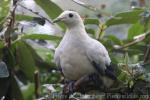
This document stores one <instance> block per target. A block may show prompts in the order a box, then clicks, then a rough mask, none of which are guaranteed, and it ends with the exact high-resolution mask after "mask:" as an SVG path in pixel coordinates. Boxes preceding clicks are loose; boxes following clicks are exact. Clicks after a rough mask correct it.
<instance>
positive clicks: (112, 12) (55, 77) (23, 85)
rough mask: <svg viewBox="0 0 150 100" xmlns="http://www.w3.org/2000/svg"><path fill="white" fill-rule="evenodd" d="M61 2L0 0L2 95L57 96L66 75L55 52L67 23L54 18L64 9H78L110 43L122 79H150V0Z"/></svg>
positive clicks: (13, 98) (40, 99)
mask: <svg viewBox="0 0 150 100" xmlns="http://www.w3.org/2000/svg"><path fill="white" fill-rule="evenodd" d="M61 2H64V1H63V0H62V1H61V0H1V1H0V99H1V100H32V99H37V100H45V99H52V98H53V99H54V98H55V99H58V100H59V94H60V93H61V89H62V85H61V80H62V79H63V77H62V76H61V74H60V72H59V71H58V68H57V67H56V66H55V64H54V61H53V55H54V52H55V47H56V46H57V45H58V44H59V42H60V40H61V38H62V36H63V35H64V32H65V29H66V28H65V26H64V24H62V23H59V24H55V25H54V24H53V23H52V22H51V20H52V19H54V18H56V17H57V16H58V15H59V14H60V13H61V12H63V10H66V9H72V10H76V11H78V12H79V13H80V15H81V16H82V17H83V20H84V24H85V27H86V31H87V32H88V34H89V35H90V36H91V37H93V38H95V39H97V40H99V41H100V42H102V43H103V44H104V45H105V46H106V48H107V49H108V51H109V54H110V56H111V59H112V62H113V63H114V64H115V65H118V67H117V68H118V69H119V70H117V75H118V79H120V80H122V81H123V82H124V83H125V84H128V85H129V87H133V86H134V84H135V83H136V81H137V80H144V81H146V82H149V81H150V60H149V56H150V42H149V41H150V35H149V34H150V30H149V29H150V8H149V5H150V3H149V0H114V1H113V0H110V1H106V2H104V0H88V1H85V2H84V0H81V1H80V0H66V1H65V2H66V3H68V4H61ZM117 3H118V5H119V6H117V5H116V4H117ZM69 4H72V5H73V7H71V6H72V5H69ZM75 5H76V6H75ZM109 5H111V6H109ZM120 5H123V6H120ZM74 6H75V8H74ZM78 7H81V8H78ZM149 94H150V93H149ZM83 98H84V97H83Z"/></svg>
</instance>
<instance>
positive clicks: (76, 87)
mask: <svg viewBox="0 0 150 100" xmlns="http://www.w3.org/2000/svg"><path fill="white" fill-rule="evenodd" d="M101 84H103V82H102V80H101V79H100V77H99V75H98V74H97V73H92V74H90V75H85V76H83V77H81V78H80V79H79V80H77V81H66V84H65V85H64V88H63V93H62V97H61V100H68V99H69V96H70V95H71V94H73V93H74V92H80V93H82V94H85V93H86V92H88V91H90V90H98V89H100V88H101V87H100V86H101Z"/></svg>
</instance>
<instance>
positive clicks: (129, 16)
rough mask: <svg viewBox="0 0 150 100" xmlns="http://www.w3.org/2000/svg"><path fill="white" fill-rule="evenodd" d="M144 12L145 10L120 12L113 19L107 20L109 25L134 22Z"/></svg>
mask: <svg viewBox="0 0 150 100" xmlns="http://www.w3.org/2000/svg"><path fill="white" fill-rule="evenodd" d="M142 12H144V10H142V9H139V10H133V11H129V12H123V13H119V14H117V15H116V16H114V17H112V18H111V19H109V20H107V22H106V25H107V27H109V26H112V25H119V24H134V23H136V22H137V21H138V20H139V19H140V14H141V13H142Z"/></svg>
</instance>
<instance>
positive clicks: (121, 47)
mask: <svg viewBox="0 0 150 100" xmlns="http://www.w3.org/2000/svg"><path fill="white" fill-rule="evenodd" d="M143 34H144V35H145V37H146V36H147V35H150V31H148V32H146V33H143ZM145 37H144V38H143V39H140V40H139V38H138V39H135V40H134V41H132V42H129V43H127V44H125V45H123V46H120V47H117V48H115V49H116V50H121V49H124V48H127V47H129V46H132V45H134V44H136V43H139V42H141V41H143V40H144V39H145Z"/></svg>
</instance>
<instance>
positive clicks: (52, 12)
mask: <svg viewBox="0 0 150 100" xmlns="http://www.w3.org/2000/svg"><path fill="white" fill-rule="evenodd" d="M35 2H36V3H37V4H38V5H39V6H40V7H41V8H42V9H43V10H44V11H45V12H46V13H47V15H48V16H49V18H51V19H54V18H56V17H58V16H59V15H60V14H61V13H62V11H63V10H62V9H61V8H60V7H58V6H57V5H56V4H55V3H53V2H52V1H51V0H35ZM59 25H60V27H61V28H62V29H65V26H64V24H62V23H59Z"/></svg>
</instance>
